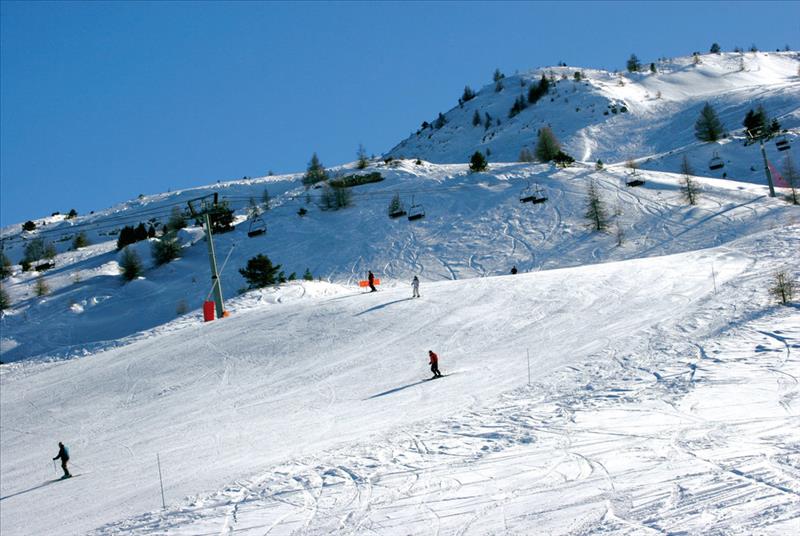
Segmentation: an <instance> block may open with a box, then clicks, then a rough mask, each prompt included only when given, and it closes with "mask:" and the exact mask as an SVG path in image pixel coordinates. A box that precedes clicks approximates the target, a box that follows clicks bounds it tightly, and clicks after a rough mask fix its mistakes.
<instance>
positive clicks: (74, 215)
mask: <svg viewBox="0 0 800 536" xmlns="http://www.w3.org/2000/svg"><path fill="white" fill-rule="evenodd" d="M77 217H78V211H77V210H75V209H74V208H71V209H70V210H69V214H67V219H68V220H71V219H74V218H77Z"/></svg>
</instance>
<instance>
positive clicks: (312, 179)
mask: <svg viewBox="0 0 800 536" xmlns="http://www.w3.org/2000/svg"><path fill="white" fill-rule="evenodd" d="M326 180H328V172H327V171H326V170H325V166H323V165H322V162H320V161H319V157H318V156H317V153H314V154H312V155H311V161H309V163H308V167H307V168H306V174H305V175H304V176H303V184H304V185H305V186H306V187H309V186H313V185H314V184H316V183H318V182H322V181H326Z"/></svg>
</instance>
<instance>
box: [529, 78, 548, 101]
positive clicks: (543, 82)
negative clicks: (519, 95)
mask: <svg viewBox="0 0 800 536" xmlns="http://www.w3.org/2000/svg"><path fill="white" fill-rule="evenodd" d="M548 91H550V81H549V80H548V79H547V77H546V76H545V75H544V73H542V78H540V79H539V82H538V83H536V84H531V87H530V88H529V89H528V103H529V104H536V102H537V101H538V100H539V99H541V98H542V97H544V96H545V95H547V92H548Z"/></svg>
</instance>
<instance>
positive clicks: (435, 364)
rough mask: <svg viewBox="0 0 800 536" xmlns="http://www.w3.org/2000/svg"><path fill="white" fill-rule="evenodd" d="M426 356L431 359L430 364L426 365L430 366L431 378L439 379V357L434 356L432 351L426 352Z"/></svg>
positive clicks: (440, 375)
mask: <svg viewBox="0 0 800 536" xmlns="http://www.w3.org/2000/svg"><path fill="white" fill-rule="evenodd" d="M428 356H429V357H430V358H431V360H430V362H429V363H428V364H429V365H430V366H431V372H433V378H431V379H434V378H441V377H442V373H441V372H439V356H438V355H436V354H435V353H434V352H433V350H428Z"/></svg>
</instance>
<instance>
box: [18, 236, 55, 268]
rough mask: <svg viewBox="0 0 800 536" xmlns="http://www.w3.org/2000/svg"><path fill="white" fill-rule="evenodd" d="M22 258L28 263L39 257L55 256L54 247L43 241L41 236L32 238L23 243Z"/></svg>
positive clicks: (50, 257)
mask: <svg viewBox="0 0 800 536" xmlns="http://www.w3.org/2000/svg"><path fill="white" fill-rule="evenodd" d="M23 255H24V256H23V257H22V259H23V260H24V261H27V262H28V263H29V264H30V263H32V262H34V261H38V260H39V259H52V258H54V257H55V256H56V247H55V246H54V245H53V244H52V243H50V242H45V241H44V239H43V238H34V239H33V240H31V241H30V242H28V243H27V244H25V251H24V254H23Z"/></svg>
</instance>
